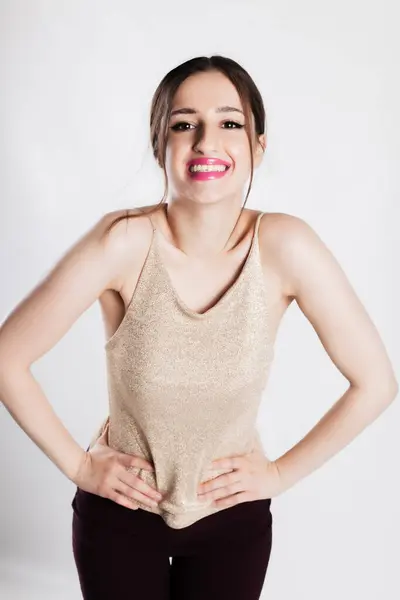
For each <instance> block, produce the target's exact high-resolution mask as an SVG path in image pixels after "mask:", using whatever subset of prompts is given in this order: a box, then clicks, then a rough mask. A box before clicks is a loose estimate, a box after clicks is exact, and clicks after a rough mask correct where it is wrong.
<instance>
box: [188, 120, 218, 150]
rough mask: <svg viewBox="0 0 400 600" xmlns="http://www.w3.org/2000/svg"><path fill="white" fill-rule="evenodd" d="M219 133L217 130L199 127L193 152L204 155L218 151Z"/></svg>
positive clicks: (203, 126) (209, 127) (204, 126)
mask: <svg viewBox="0 0 400 600" xmlns="http://www.w3.org/2000/svg"><path fill="white" fill-rule="evenodd" d="M218 143H219V142H218V132H217V131H216V128H213V127H211V126H208V127H207V126H206V125H204V124H202V125H199V127H198V128H197V131H196V136H195V140H194V143H193V150H194V151H195V152H201V153H202V154H205V155H207V154H212V153H214V152H217V151H218Z"/></svg>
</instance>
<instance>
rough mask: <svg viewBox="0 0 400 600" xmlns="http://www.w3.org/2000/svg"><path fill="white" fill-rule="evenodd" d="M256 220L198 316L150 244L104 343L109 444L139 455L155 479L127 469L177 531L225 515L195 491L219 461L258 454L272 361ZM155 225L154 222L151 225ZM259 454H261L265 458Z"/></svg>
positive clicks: (217, 472) (147, 473) (218, 472)
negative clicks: (241, 252) (221, 287)
mask: <svg viewBox="0 0 400 600" xmlns="http://www.w3.org/2000/svg"><path fill="white" fill-rule="evenodd" d="M263 214H264V213H262V212H261V213H260V214H259V215H258V217H257V220H256V224H255V228H254V233H253V238H252V242H251V246H250V250H249V252H248V254H247V257H246V259H245V261H244V263H243V266H242V269H241V271H240V274H239V276H238V277H237V279H236V280H235V281H234V283H233V285H231V286H230V287H229V288H228V290H227V291H226V292H225V293H224V294H223V296H222V297H221V298H220V299H219V300H218V302H217V303H216V304H214V305H213V306H212V307H211V308H209V309H208V310H207V311H205V312H204V313H196V312H195V311H193V310H191V309H190V308H188V307H187V306H186V305H185V303H184V302H183V301H182V300H181V299H180V298H179V296H178V295H177V293H176V291H175V289H174V287H173V285H172V283H171V280H170V278H169V274H168V272H167V270H166V268H165V266H164V264H163V261H162V258H161V255H160V252H159V247H158V240H157V233H158V232H157V231H156V229H155V228H154V226H153V238H152V241H151V245H150V248H149V251H148V254H147V257H146V260H145V263H144V266H143V269H142V272H141V275H140V278H139V280H138V283H137V286H136V289H135V291H134V294H133V297H132V299H131V301H130V303H129V305H128V307H127V310H126V313H125V316H124V318H123V320H122V322H121V323H120V325H119V327H118V329H117V330H116V332H115V333H114V335H112V337H111V338H110V339H109V340H108V341H107V342H106V344H105V352H106V364H107V381H108V391H109V416H108V417H107V419H106V420H105V422H104V423H103V425H102V427H101V428H100V430H99V431H98V432H97V433H96V435H95V436H94V438H93V440H92V443H91V446H92V445H93V443H94V441H95V440H96V439H97V437H98V435H99V434H100V433H101V432H102V431H103V430H104V427H106V426H108V443H109V445H110V447H112V448H114V449H115V450H118V451H120V452H124V453H128V454H135V455H139V456H142V457H144V458H145V459H146V460H148V461H149V462H150V463H152V464H153V465H154V472H150V471H146V470H144V469H139V468H138V467H136V468H131V469H130V470H131V471H132V472H134V473H135V474H136V475H137V474H139V477H140V478H141V479H143V480H144V481H145V482H146V483H148V484H149V485H150V486H152V487H154V488H156V489H158V490H159V491H160V492H161V493H162V494H163V495H164V498H163V499H162V500H161V502H160V503H159V505H158V506H157V507H155V508H151V507H150V506H147V505H145V504H142V503H141V502H140V501H136V500H135V501H136V502H137V504H138V506H139V508H141V509H143V510H147V511H151V512H154V513H156V514H159V515H161V517H162V518H163V519H164V521H165V522H166V523H167V525H168V526H170V527H172V528H174V529H181V528H183V527H187V526H188V525H191V524H192V523H194V522H195V521H198V520H199V519H201V518H203V517H205V516H207V515H210V514H212V513H215V512H217V511H219V510H223V508H222V507H216V506H213V505H212V504H211V501H210V502H209V503H204V502H203V503H202V502H200V501H199V500H198V498H197V488H198V485H199V484H200V483H202V482H204V481H207V480H209V479H213V478H215V477H217V476H219V475H221V474H223V473H228V472H229V471H230V469H227V468H223V469H218V470H210V466H211V462H212V461H213V460H215V459H217V458H224V457H228V456H231V455H237V454H245V453H247V452H250V451H251V450H252V449H253V448H258V449H260V450H261V451H262V452H263V453H264V450H263V447H262V444H261V440H260V437H259V434H258V431H257V428H256V418H257V413H258V408H259V404H260V401H261V398H262V392H263V390H264V388H265V385H266V383H267V379H268V373H269V367H270V365H271V362H272V359H273V344H272V340H271V337H270V331H269V314H268V303H267V290H266V286H265V282H264V276H263V271H262V266H261V261H260V251H259V241H258V228H259V223H260V219H261V217H262V215H263ZM151 222H152V221H151ZM264 454H265V453H264Z"/></svg>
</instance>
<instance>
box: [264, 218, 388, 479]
mask: <svg viewBox="0 0 400 600" xmlns="http://www.w3.org/2000/svg"><path fill="white" fill-rule="evenodd" d="M279 218H280V222H279V223H278V224H276V225H277V226H276V228H275V233H274V237H275V235H276V237H275V240H273V241H272V243H273V246H274V249H272V248H270V251H271V252H272V251H273V252H274V260H275V261H276V265H277V268H278V269H279V272H280V274H281V276H282V281H284V282H285V286H286V290H285V293H286V295H287V296H288V297H293V298H295V299H296V301H297V303H298V305H299V307H300V309H301V311H302V312H303V313H304V315H305V316H306V317H307V319H308V320H309V321H310V323H311V325H312V326H313V328H314V329H315V331H316V333H317V335H318V337H319V339H320V340H321V342H322V344H323V346H324V348H325V350H326V351H327V353H328V354H329V356H330V358H331V359H332V361H333V363H334V364H335V365H336V367H337V368H338V369H339V370H340V372H341V373H342V374H343V376H344V377H345V378H346V379H347V380H348V381H349V388H348V389H347V390H346V392H345V393H344V394H343V396H342V397H341V398H339V400H338V401H337V402H336V403H335V404H334V405H333V406H332V407H331V409H330V410H329V411H328V412H327V413H326V414H325V415H324V416H323V417H322V418H321V419H320V421H319V422H318V423H317V425H316V426H315V427H314V428H313V429H312V430H311V431H310V432H309V433H308V434H307V435H306V436H305V437H304V438H303V439H302V440H300V442H299V443H298V444H296V445H295V446H294V447H293V448H291V449H290V450H289V451H288V452H286V453H285V454H283V455H282V456H281V457H279V458H278V459H277V460H276V461H275V463H276V466H277V468H278V471H279V473H280V476H281V480H282V485H283V489H287V488H289V487H291V486H292V485H294V484H295V483H296V482H298V481H299V480H301V479H302V478H303V477H305V476H306V475H308V474H310V473H311V472H313V471H314V470H316V469H317V468H319V467H320V466H321V465H323V464H324V463H325V462H326V461H327V460H328V459H329V458H331V457H332V456H333V455H335V454H336V453H337V452H339V451H340V450H341V449H343V448H344V447H345V446H346V445H347V444H349V443H350V442H351V441H352V440H353V439H354V438H355V437H356V436H357V435H358V434H359V433H360V432H361V431H362V430H363V429H365V427H367V425H369V424H370V423H371V422H372V421H374V420H375V419H376V418H377V417H378V416H379V415H380V413H382V412H383V411H384V410H385V409H386V407H387V406H388V405H389V404H390V403H391V402H392V401H393V400H394V398H395V397H396V395H397V392H398V383H397V381H396V378H395V375H394V372H393V369H392V365H391V363H390V361H389V358H388V355H387V353H386V350H385V348H384V346H383V343H382V340H381V338H380V336H379V334H378V331H377V329H376V327H375V325H374V324H373V322H372V320H371V319H370V317H369V316H368V314H367V312H366V310H365V308H364V306H363V305H362V303H361V302H360V300H359V299H358V297H357V296H356V294H355V292H354V290H353V288H352V287H351V285H350V283H349V281H348V279H347V278H346V276H345V274H344V272H343V270H342V268H341V267H340V266H339V264H338V262H337V261H336V259H335V258H334V256H333V255H332V253H331V252H330V251H329V249H328V248H327V247H326V245H325V244H324V243H323V242H322V241H321V239H320V238H319V237H318V235H317V234H316V233H315V231H314V230H313V229H312V228H311V227H310V226H309V225H308V224H306V223H305V222H304V221H303V220H301V219H299V218H297V217H293V216H291V215H280V217H279ZM268 243H271V242H268Z"/></svg>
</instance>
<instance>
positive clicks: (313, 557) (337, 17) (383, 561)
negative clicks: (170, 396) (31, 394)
mask: <svg viewBox="0 0 400 600" xmlns="http://www.w3.org/2000/svg"><path fill="white" fill-rule="evenodd" d="M399 16H400V9H399V5H398V4H397V3H396V1H395V0H393V1H389V0H380V2H378V1H377V0H374V1H368V0H367V1H365V0H364V1H361V0H346V1H344V0H336V2H334V3H327V2H318V1H317V0H303V1H302V2H296V0H279V2H278V1H273V2H262V1H261V0H260V1H259V2H256V1H249V0H246V1H244V0H241V1H239V0H236V1H235V0H229V2H228V1H227V0H219V1H218V2H216V3H195V4H193V3H187V2H185V3H184V2H176V1H170V2H154V1H153V2H147V3H143V4H142V3H136V2H132V1H127V0H112V1H109V2H106V1H104V0H96V1H80V2H77V1H76V0H68V1H62V0H47V1H45V0H42V1H38V0H12V1H11V0H10V1H5V0H2V1H0V57H1V58H0V89H1V97H0V123H1V135H0V202H1V213H0V274H1V279H0V281H1V294H0V320H1V321H3V320H4V319H5V318H6V316H7V315H8V314H9V312H10V311H11V310H12V309H13V307H14V306H15V305H16V304H17V303H18V302H19V301H20V300H21V299H22V298H23V297H24V296H25V295H26V294H27V293H28V292H29V291H30V290H31V289H32V288H33V287H34V286H35V285H36V284H37V283H38V281H39V280H40V279H41V278H42V277H43V276H44V275H45V274H46V273H47V272H48V270H49V269H50V268H51V267H52V266H53V265H54V264H55V262H56V261H57V260H58V259H59V258H60V257H61V255H62V254H63V253H64V252H65V251H66V249H67V248H69V247H70V246H71V245H72V244H73V243H74V242H75V241H76V240H77V238H78V237H79V236H80V235H82V234H83V233H84V232H85V231H86V230H87V229H88V228H89V227H91V226H92V224H94V222H95V221H96V220H97V219H98V218H99V217H100V216H101V215H102V214H104V213H105V212H107V211H110V210H114V209H119V208H127V207H134V206H140V205H144V204H154V203H156V202H158V201H159V200H160V199H161V197H162V192H163V180H162V176H161V171H159V170H158V169H157V168H156V166H155V163H154V160H153V157H152V154H151V150H150V145H149V131H148V114H149V106H150V101H151V96H152V94H153V92H154V90H155V88H156V86H157V85H158V83H159V81H160V80H161V78H162V77H163V76H164V74H165V73H166V72H167V71H169V70H170V69H172V68H173V67H175V66H176V65H178V64H179V63H181V62H183V61H185V60H187V59H189V58H192V57H194V56H198V55H211V54H214V53H215V54H223V55H225V56H229V57H231V58H233V59H235V60H237V61H238V62H240V63H241V64H242V66H244V67H245V68H246V69H247V70H248V71H249V72H250V74H251V75H252V76H253V78H254V80H255V82H256V84H257V85H258V87H259V89H260V91H261V93H262V95H263V98H264V101H265V105H266V109H267V122H268V147H267V151H266V154H265V158H264V163H263V165H262V166H261V167H260V169H259V170H258V172H257V175H256V180H255V184H254V187H253V191H252V193H251V195H250V198H249V200H248V203H247V207H249V208H257V209H260V210H264V211H278V212H286V213H290V214H294V215H297V216H299V217H301V218H302V219H304V220H306V221H307V222H308V223H309V224H310V225H311V226H312V227H313V228H314V229H315V230H316V231H317V233H318V234H319V236H320V237H321V238H322V239H323V240H324V242H325V243H326V244H327V245H328V247H329V248H330V249H331V251H332V252H333V253H334V254H335V256H336V257H337V259H338V260H339V262H340V264H341V266H342V267H343V269H344V270H345V272H346V274H347V276H348V278H349V279H350V281H351V283H352V285H353V287H354V289H355V290H356V292H357V294H358V296H359V298H360V299H361V301H362V302H363V304H364V305H365V306H366V308H367V310H368V312H369V314H370V316H371V318H372V319H373V321H374V323H375V324H376V326H377V328H378V330H379V332H380V334H381V336H382V338H383V340H384V343H385V345H386V347H387V350H388V353H389V356H390V357H391V359H392V362H393V364H394V365H395V369H396V372H397V374H398V376H399V375H400V373H399V358H400V356H399V351H400V344H399V326H400V320H399V312H398V306H399V300H400V296H399V286H398V260H396V256H398V252H399V242H398V235H397V232H398V224H399V210H398V202H399V191H400V189H399V188H400V185H399V158H400V144H399V139H400V136H399V133H400V130H399V125H400V117H399V106H400V93H399V91H400V90H399V78H398V73H399V67H400V65H399V56H400V39H399V37H398V22H399ZM75 293H76V294H79V290H71V295H72V294H75ZM103 343H104V331H103V324H102V321H101V313H100V309H99V305H98V303H95V304H94V305H93V306H92V307H90V309H89V310H88V311H87V312H85V314H84V315H83V316H82V317H81V318H80V319H79V320H78V321H77V322H76V324H75V325H74V326H73V327H72V328H71V330H70V331H69V332H68V333H67V335H66V336H65V337H64V338H63V339H62V340H61V341H60V342H59V343H58V344H57V345H56V346H55V347H54V349H52V351H51V352H49V353H48V354H47V355H46V356H44V357H43V358H42V359H41V360H40V361H38V362H37V363H35V364H34V366H33V373H34V375H35V376H36V377H37V379H38V381H39V382H40V384H41V385H42V386H43V389H44V391H45V393H46V395H47V397H48V399H49V401H50V402H51V404H52V406H53V407H54V409H55V410H56V412H57V414H58V415H59V417H60V418H61V420H62V421H63V422H64V424H65V425H66V426H67V428H68V429H69V431H70V432H71V433H72V435H73V436H74V437H75V439H76V440H77V441H78V442H79V443H80V444H81V445H82V447H84V446H85V447H86V445H87V444H88V442H89V439H90V437H91V436H92V434H93V432H94V430H95V428H97V426H98V425H99V423H100V422H101V420H102V419H103V417H104V416H105V415H106V414H107V392H106V379H105V356H104V351H103ZM166 360H167V357H166ZM346 387H347V382H346V380H345V379H344V378H343V376H342V375H341V374H340V372H338V370H337V369H336V367H335V366H334V365H333V363H332V361H331V360H330V359H329V357H328V356H327V354H326V352H325V351H324V349H323V347H322V345H321V343H320V341H319V338H318V337H317V335H316V333H315V331H314V330H313V328H312V327H311V325H310V323H309V322H308V321H307V320H306V319H305V317H304V316H303V315H302V313H301V311H300V310H299V308H298V306H297V305H296V304H293V305H292V306H291V307H290V309H289V310H288V311H287V313H286V315H285V317H284V319H283V322H282V324H281V328H280V331H279V334H278V339H277V343H276V355H275V361H274V364H273V366H272V370H271V375H270V380H269V384H268V386H267V389H266V390H265V394H264V396H263V399H262V403H261V407H260V413H259V421H258V426H259V429H260V432H261V435H262V440H263V443H264V447H265V450H266V452H267V453H268V455H269V457H270V458H277V457H278V456H279V455H281V454H282V453H283V452H285V451H286V450H287V449H289V448H290V447H292V446H293V445H294V444H295V443H296V442H297V441H299V440H300V439H301V438H302V437H303V436H304V435H305V434H306V433H307V432H308V430H309V429H310V428H311V427H312V426H313V425H314V424H315V423H316V422H317V421H318V420H319V419H320V418H321V416H322V415H323V414H324V413H325V412H326V411H327V410H328V409H329V407H330V406H331V405H332V404H333V402H335V401H336V400H337V399H338V398H339V397H340V395H342V394H343V393H344V391H345V389H346ZM26 402H27V403H29V398H26ZM34 417H35V416H34V414H32V418H34ZM398 432H399V403H398V401H395V402H394V403H393V404H392V405H391V406H390V407H389V408H388V409H387V410H386V411H385V412H384V413H383V414H382V415H381V417H380V418H378V420H377V421H375V422H374V423H373V424H372V425H370V426H369V427H368V428H367V429H366V430H365V431H364V432H363V433H362V434H361V435H360V436H359V437H357V438H356V439H355V440H354V441H353V442H352V443H351V444H349V445H348V446H347V447H346V448H345V449H344V450H343V451H341V452H340V453H339V454H337V455H336V456H335V457H334V458H332V459H331V460H330V461H329V462H328V463H326V464H325V465H324V466H323V467H322V468H321V469H318V470H317V471H316V472H314V473H313V474H312V475H310V476H309V477H307V478H305V479H303V480H302V481H301V482H300V483H298V484H297V485H296V486H294V487H293V488H292V489H290V490H289V491H287V492H286V493H285V494H283V495H282V496H280V497H278V498H276V499H274V500H273V501H272V512H273V519H274V529H273V548H272V554H271V559H270V564H269V568H268V571H267V575H266V580H265V585H264V589H263V594H262V598H268V599H269V600H287V599H288V598H294V597H296V598H301V599H303V598H307V600H320V599H321V598H323V599H324V600H336V599H337V598H341V599H342V600H350V599H353V598H354V599H357V600H358V599H359V598H362V599H363V600H376V598H381V599H382V600H396V599H398V598H399V597H400V582H399V578H398V574H397V573H396V570H397V569H398V560H399V556H400V542H399V540H400V518H399V505H400V494H399V468H398V457H399V450H400V444H399V437H400V436H399V433H398ZM0 453H1V459H2V460H1V466H0V469H1V472H0V477H1V511H0V534H1V541H0V569H1V571H0V596H2V597H4V598H7V600H16V599H20V598H21V599H24V600H33V599H36V598H40V599H41V600H47V598H52V599H54V598H57V600H67V599H68V600H75V599H79V598H80V597H81V595H80V590H79V586H78V579H77V574H76V571H75V564H74V562H73V555H72V546H71V520H72V508H71V501H72V498H73V495H74V492H75V487H74V485H73V484H72V483H71V482H70V481H69V480H67V478H66V477H65V476H64V475H63V474H62V473H61V472H60V471H59V470H58V469H57V468H56V467H55V466H54V465H53V464H52V463H51V462H50V460H49V459H48V458H47V457H46V456H45V455H44V454H43V453H42V452H41V451H40V450H39V449H38V448H37V447H36V446H35V445H34V444H33V442H32V441H31V440H30V439H29V438H28V437H27V435H26V434H25V433H24V432H23V431H22V430H21V429H20V428H19V427H18V426H17V424H16V423H15V422H14V421H13V419H12V418H11V416H10V414H9V413H8V412H7V410H6V409H5V407H4V406H3V405H2V408H1V422H0ZM132 573H133V574H134V565H132ZM132 581H134V576H133V578H132Z"/></svg>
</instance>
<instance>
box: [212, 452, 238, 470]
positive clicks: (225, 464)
mask: <svg viewBox="0 0 400 600" xmlns="http://www.w3.org/2000/svg"><path fill="white" fill-rule="evenodd" d="M244 461H245V459H244V458H243V456H228V457H227V458H217V459H216V460H213V461H212V463H211V470H212V471H216V470H217V469H240V468H241V467H243V465H244Z"/></svg>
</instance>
